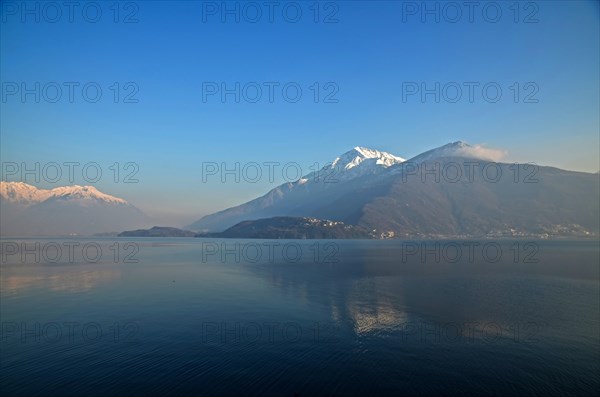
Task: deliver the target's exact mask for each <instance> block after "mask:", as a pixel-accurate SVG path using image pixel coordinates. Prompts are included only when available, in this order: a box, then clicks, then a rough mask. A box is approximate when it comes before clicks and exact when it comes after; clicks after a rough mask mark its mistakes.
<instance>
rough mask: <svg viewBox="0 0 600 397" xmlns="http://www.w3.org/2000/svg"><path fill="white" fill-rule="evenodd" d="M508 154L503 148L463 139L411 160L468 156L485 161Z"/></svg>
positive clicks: (494, 159) (497, 158) (420, 160)
mask: <svg viewBox="0 0 600 397" xmlns="http://www.w3.org/2000/svg"><path fill="white" fill-rule="evenodd" d="M505 156H506V152H505V151H503V150H498V149H492V148H488V147H485V146H483V145H469V144H468V143H466V142H463V141H456V142H451V143H448V144H446V145H443V146H440V147H438V148H435V149H432V150H428V151H426V152H424V153H421V154H419V155H418V156H415V157H413V158H411V159H410V160H409V161H411V162H423V161H429V160H433V159H439V158H443V157H466V158H471V159H477V160H485V161H500V160H501V159H502V158H503V157H505Z"/></svg>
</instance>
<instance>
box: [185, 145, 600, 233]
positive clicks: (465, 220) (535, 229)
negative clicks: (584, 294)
mask: <svg viewBox="0 0 600 397" xmlns="http://www.w3.org/2000/svg"><path fill="white" fill-rule="evenodd" d="M503 155H504V152H503V151H501V150H497V149H490V148H488V147H484V146H481V145H469V144H467V143H465V142H461V141H458V142H453V143H449V144H447V145H443V146H440V147H438V148H435V149H432V150H429V151H427V152H424V153H422V154H420V155H418V156H415V157H413V158H411V159H409V160H407V161H404V160H403V159H402V158H400V157H397V156H393V155H391V154H389V153H385V152H380V151H376V150H372V149H367V148H361V147H356V148H354V149H352V150H350V151H348V152H346V153H344V154H342V155H340V156H338V157H337V158H336V159H335V160H334V161H333V162H332V163H331V165H328V166H326V167H323V169H322V170H320V171H319V173H318V176H320V177H324V176H327V175H328V174H331V175H330V177H331V178H329V179H333V181H332V182H334V183H326V180H324V178H320V179H319V178H315V173H312V174H309V175H306V176H304V177H303V178H301V179H300V180H299V181H297V182H293V183H286V184H282V185H280V186H278V187H276V188H274V189H272V190H271V191H269V192H268V193H267V194H265V195H264V196H262V197H258V198H256V199H254V200H251V201H248V202H246V203H244V204H241V205H238V206H236V207H232V208H228V209H225V210H223V211H220V212H216V213H214V214H211V215H207V216H205V217H203V218H201V219H200V220H198V221H196V222H194V223H193V224H191V225H190V226H188V228H189V229H191V230H196V231H200V232H207V231H208V232H220V231H223V230H225V229H227V228H229V227H231V226H233V225H235V224H237V223H239V222H242V221H246V220H256V219H262V218H271V217H278V216H290V217H314V218H319V219H331V220H335V221H342V222H345V223H346V224H350V225H358V226H363V227H365V228H367V229H368V230H372V229H377V230H378V231H381V232H383V233H389V234H391V233H393V235H395V236H403V237H410V236H466V235H469V236H485V235H488V234H490V233H491V234H494V233H505V232H508V233H513V231H515V230H517V231H519V232H517V233H520V232H521V231H523V232H524V233H530V234H535V235H540V236H541V235H544V233H549V234H552V233H554V232H555V231H560V230H566V229H569V230H571V231H576V233H579V232H581V233H583V234H585V233H588V232H589V233H596V234H597V233H598V232H599V231H600V226H599V225H598V218H599V214H600V210H599V205H598V202H599V201H600V187H599V184H598V177H597V175H594V174H587V173H581V172H571V171H565V170H559V169H557V168H552V167H542V166H539V167H537V168H536V170H535V183H523V180H522V178H521V179H520V180H519V181H517V182H515V180H514V175H515V174H514V171H515V170H514V168H511V167H513V166H512V165H510V164H506V163H498V161H500V159H501V158H502V156H503ZM460 159H463V160H465V161H460ZM456 160H459V161H456ZM466 160H468V161H466ZM473 160H475V161H476V162H477V163H479V164H480V168H479V169H482V168H484V167H485V165H487V164H489V163H490V162H491V161H495V162H497V163H496V165H497V167H499V168H500V172H499V173H500V175H504V177H503V178H502V179H501V180H499V181H496V182H494V183H490V181H489V180H486V178H485V177H483V176H482V175H479V174H477V175H475V177H474V178H473V179H472V180H469V181H468V182H466V179H465V180H461V181H460V182H459V183H456V180H446V179H444V178H425V179H423V178H421V177H418V176H417V177H414V176H413V177H410V178H408V177H407V172H408V171H407V170H408V167H405V165H406V164H405V163H413V167H412V168H411V171H412V172H414V170H415V168H414V166H415V165H417V166H418V165H419V164H422V163H423V162H429V161H435V162H440V163H445V162H448V161H452V162H454V163H455V167H456V166H458V167H459V168H460V169H459V174H460V175H470V172H471V171H472V170H470V169H467V168H466V165H464V164H466V163H472V162H473ZM428 167H429V166H428ZM461 167H462V168H461ZM405 168H406V170H405ZM443 168H444V167H440V168H439V169H443ZM429 169H431V168H429ZM521 171H522V172H521V174H519V175H521V176H524V175H530V174H531V169H523V170H521ZM567 234H568V233H567Z"/></svg>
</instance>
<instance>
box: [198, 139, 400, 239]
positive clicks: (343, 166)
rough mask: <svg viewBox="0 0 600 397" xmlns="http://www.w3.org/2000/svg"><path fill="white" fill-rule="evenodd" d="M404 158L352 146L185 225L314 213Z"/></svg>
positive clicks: (217, 225)
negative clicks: (288, 179) (250, 197)
mask: <svg viewBox="0 0 600 397" xmlns="http://www.w3.org/2000/svg"><path fill="white" fill-rule="evenodd" d="M404 161H405V160H404V159H403V158H401V157H397V156H394V155H391V154H389V153H386V152H380V151H377V150H372V149H367V148H362V147H355V148H354V149H352V150H350V151H348V152H346V153H344V154H342V155H340V156H338V157H337V158H336V159H335V160H333V161H332V162H331V164H328V165H326V166H324V167H323V168H322V169H321V170H319V171H318V172H311V173H310V174H308V175H305V176H303V177H302V178H300V179H299V180H298V181H296V182H290V183H284V184H282V185H280V186H278V187H276V188H274V189H272V190H271V191H269V192H268V193H267V194H265V195H264V196H261V197H258V198H256V199H254V200H251V201H249V202H247V203H245V204H242V205H239V206H236V207H232V208H229V209H226V210H224V211H220V212H217V213H215V214H211V215H208V216H205V217H203V218H201V219H200V220H198V221H196V222H194V223H193V224H191V225H190V226H188V227H187V228H188V229H191V230H197V231H202V232H220V231H223V230H225V229H227V228H229V227H231V226H233V225H235V224H237V223H239V222H241V221H244V220H249V219H259V218H270V217H273V216H300V217H302V216H313V215H312V214H316V213H318V212H319V208H320V207H321V206H323V205H326V204H328V203H331V202H333V201H336V200H339V199H341V198H343V197H344V196H345V195H350V194H353V192H354V191H355V190H356V189H357V188H358V187H359V186H360V184H358V185H357V181H360V180H365V179H366V178H368V179H373V178H377V177H378V176H380V175H382V174H384V173H385V171H386V170H387V169H389V168H391V167H393V166H397V165H399V164H401V163H403V162H404ZM325 218H326V217H325Z"/></svg>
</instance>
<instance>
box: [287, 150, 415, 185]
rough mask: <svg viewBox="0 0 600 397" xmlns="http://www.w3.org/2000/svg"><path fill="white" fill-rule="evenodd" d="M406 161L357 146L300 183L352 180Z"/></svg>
mask: <svg viewBox="0 0 600 397" xmlns="http://www.w3.org/2000/svg"><path fill="white" fill-rule="evenodd" d="M404 161H405V160H404V159H403V158H402V157H398V156H394V155H392V154H389V153H386V152H380V151H379V150H374V149H369V148H365V147H361V146H356V147H354V148H353V149H351V150H349V151H347V152H346V153H344V154H342V155H340V156H338V157H336V158H335V160H333V161H332V162H331V163H329V164H327V165H325V166H324V167H323V168H321V169H320V170H319V171H318V172H311V173H310V174H308V175H305V176H303V177H302V178H301V179H300V180H299V181H298V183H299V184H306V183H308V182H310V181H318V180H320V179H319V178H324V177H327V178H330V179H329V180H330V181H331V180H335V181H339V180H350V179H353V178H357V177H360V176H363V175H367V174H373V173H377V172H380V171H382V170H385V169H386V168H388V167H390V166H392V165H395V164H400V163H402V162H404Z"/></svg>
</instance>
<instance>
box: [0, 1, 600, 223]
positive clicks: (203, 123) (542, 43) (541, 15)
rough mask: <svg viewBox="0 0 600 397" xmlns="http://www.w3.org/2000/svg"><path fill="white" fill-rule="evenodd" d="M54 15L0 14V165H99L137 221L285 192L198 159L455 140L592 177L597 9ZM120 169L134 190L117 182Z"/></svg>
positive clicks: (244, 7)
mask: <svg viewBox="0 0 600 397" xmlns="http://www.w3.org/2000/svg"><path fill="white" fill-rule="evenodd" d="M53 4H58V5H59V6H58V8H57V7H56V6H46V3H43V2H31V3H26V4H25V5H23V4H22V3H21V2H20V1H19V2H3V3H2V22H1V39H0V40H1V41H0V43H1V61H0V71H1V80H2V103H1V106H2V114H1V121H0V127H1V148H0V154H1V157H2V162H3V163H7V162H17V163H22V162H24V163H25V164H28V165H29V166H30V167H33V166H34V165H33V164H34V163H36V162H39V163H40V164H41V165H44V164H47V163H48V162H57V163H60V164H62V163H64V162H80V163H81V164H87V163H90V162H96V163H98V164H99V165H100V166H101V168H102V170H103V177H102V178H101V179H100V180H99V182H98V183H97V184H96V186H97V187H98V188H99V189H100V190H102V191H105V192H106V193H109V194H114V195H117V196H120V197H123V198H126V199H127V200H129V201H131V202H132V203H133V204H135V205H137V206H138V207H140V208H142V209H144V210H146V211H147V212H165V213H166V212H171V213H173V214H180V215H181V214H189V215H190V216H191V218H192V219H190V222H191V221H193V220H195V217H196V216H197V215H201V214H205V213H208V212H212V211H214V210H219V209H223V208H225V207H228V206H231V205H234V204H239V203H241V202H244V201H246V200H248V199H251V198H253V197H255V196H257V195H258V194H262V193H264V192H266V191H267V190H268V189H269V188H271V187H274V186H275V185H276V184H277V183H280V182H281V181H282V178H281V168H279V170H278V169H277V168H276V169H275V171H276V176H277V178H276V180H275V181H274V182H272V183H270V182H269V180H268V178H266V177H263V178H261V180H259V182H257V183H247V182H245V181H243V180H242V181H241V182H240V183H233V181H232V180H230V181H229V183H225V184H224V183H221V182H220V180H219V178H218V177H212V178H209V179H208V182H206V183H205V182H203V180H202V163H203V162H217V163H222V162H225V163H226V164H228V166H230V167H231V168H233V166H234V163H235V162H240V164H242V165H243V164H245V163H247V162H258V163H263V162H279V163H281V164H285V163H288V162H296V163H298V164H300V165H301V166H302V167H303V170H304V171H306V172H305V173H308V172H310V169H309V167H310V166H311V164H313V163H315V162H318V163H319V164H324V163H325V162H327V161H331V160H333V159H334V158H335V157H336V156H337V155H338V154H341V153H343V152H345V151H347V150H349V149H351V148H352V147H354V146H357V145H359V146H366V147H371V148H375V149H379V150H384V151H388V152H390V153H393V154H396V155H398V156H402V157H405V158H409V157H411V156H413V155H416V154H418V153H420V152H422V151H425V150H427V149H430V148H433V147H436V146H439V145H442V144H445V143H448V142H450V141H456V140H464V141H467V142H469V143H480V144H485V145H487V146H490V147H494V148H501V149H504V150H506V151H507V153H508V157H507V160H511V161H523V162H525V161H533V162H536V163H538V164H544V165H553V166H558V167H561V168H566V169H572V170H582V171H591V172H596V171H598V170H599V169H600V163H599V146H600V142H599V134H600V132H599V130H600V121H599V108H600V100H599V89H600V88H599V87H600V83H599V70H600V59H599V58H600V56H599V48H600V42H599V37H600V32H599V20H600V18H599V8H598V2H597V1H589V2H587V1H568V2H560V1H538V2H522V3H519V4H518V7H515V5H514V4H515V3H514V2H479V3H478V5H477V6H476V7H475V8H473V9H469V8H467V7H465V6H464V5H462V4H463V2H457V3H452V5H451V6H448V5H447V3H436V2H430V3H427V4H428V7H430V9H431V10H430V11H432V13H422V11H423V10H422V9H420V8H421V7H422V5H421V4H422V3H421V2H392V1H382V2H368V3H367V2H359V1H343V2H321V3H318V4H317V3H314V2H295V3H285V2H280V3H278V4H276V5H272V8H270V6H266V5H264V4H265V2H262V1H260V2H256V3H250V5H248V3H236V2H230V3H227V5H226V7H227V10H223V9H222V7H223V6H222V2H220V1H219V2H204V3H203V2H180V3H176V2H164V3H163V2H155V1H153V2H141V1H138V2H122V3H119V7H114V5H113V4H114V3H113V2H107V3H103V2H96V3H91V4H90V3H86V2H80V5H79V6H78V7H77V8H74V9H69V8H68V7H66V6H64V5H62V4H63V3H62V2H58V3H53ZM455 5H458V6H459V8H456V7H455ZM23 7H26V8H27V9H25V10H24V9H23ZM36 7H37V8H36ZM53 7H54V8H53ZM236 7H237V10H239V14H238V15H239V22H236V16H238V15H236ZM436 7H438V8H437V10H439V13H438V14H437V15H436ZM426 11H427V10H426ZM498 11H499V12H500V13H501V14H497V12H498ZM257 12H259V13H260V15H259V14H257ZM298 12H301V15H300V14H298ZM457 12H459V13H460V14H457ZM99 13H100V14H99ZM470 13H471V15H470ZM436 17H438V18H439V20H438V21H436ZM36 18H38V19H39V21H36ZM70 19H71V20H72V21H70ZM423 19H424V20H423ZM95 20H97V21H95ZM270 20H272V21H270ZM470 20H472V21H470ZM253 21H254V22H253ZM453 21H454V22H453ZM125 22H130V23H125ZM326 22H327V23H326ZM526 22H527V23H526ZM36 82H37V83H39V84H40V86H39V89H36V85H35V84H36ZM115 83H117V84H115ZM222 83H224V84H225V88H226V89H227V90H230V91H231V92H230V93H228V94H226V96H225V98H224V99H225V100H224V101H223V100H222V97H221V92H220V91H221V90H222V88H223V86H222ZM236 83H239V86H240V90H239V97H240V98H239V103H236V100H235V99H236V98H235V93H233V92H234V91H235V87H236ZM315 83H317V84H315ZM436 83H439V90H437V94H439V102H436V94H435V91H436V90H435V87H436ZM57 87H59V88H60V90H61V91H60V92H59V91H58V90H57ZM83 87H86V91H85V92H84V90H83ZM98 87H99V88H100V89H101V91H102V96H101V97H97V95H96V90H97V88H98ZM257 87H258V88H259V89H260V90H261V91H260V92H261V96H260V98H259V97H258V96H257V95H258V91H257ZM283 87H286V90H287V91H284V90H283ZM298 87H299V88H300V89H301V90H302V95H301V97H298V96H297V95H296V90H297V89H298ZM415 87H416V89H417V90H418V91H417V92H415V91H414V89H415ZM457 87H459V88H460V89H461V94H462V96H461V97H460V98H459V97H458V91H457ZM469 87H471V89H472V90H473V91H472V98H469V93H470V92H469V90H470V88H469ZM483 87H486V90H487V91H485V92H484V90H483ZM23 88H25V89H27V90H30V91H31V92H30V93H28V94H26V95H24V97H23V96H22V94H23V92H22V90H23ZM422 88H425V89H426V90H430V91H432V93H429V94H427V95H425V97H424V98H423V97H421V90H422ZM498 88H500V89H501V96H500V97H499V96H497V94H496V90H497V89H498ZM70 89H72V90H73V91H72V98H70ZM270 89H272V90H273V91H272V94H273V96H272V98H269V96H270V95H269V94H270ZM211 90H212V91H211ZM214 90H217V91H218V92H215V91H214ZM410 90H413V91H410ZM36 91H37V92H36ZM36 95H39V103H36V100H37V99H38V98H36ZM96 97H97V98H96ZM96 99H97V101H95V100H96ZM270 99H272V101H271V100H270ZM132 100H133V102H134V103H129V102H132ZM54 101H55V102H54ZM135 101H137V103H135ZM53 102H54V103H53ZM127 162H134V163H136V164H137V166H139V171H137V173H136V175H135V177H136V178H137V179H138V180H139V182H138V183H133V184H125V183H122V179H123V178H124V176H125V175H126V174H128V173H129V172H131V171H133V170H134V169H133V168H129V169H127V170H123V169H121V173H120V174H119V176H118V178H117V179H118V183H115V181H114V167H113V170H111V168H110V167H111V165H113V164H114V163H119V168H123V166H124V164H125V163H127ZM63 171H64V169H63ZM277 172H278V173H277ZM76 176H77V178H76V181H75V182H76V183H79V184H82V183H85V181H83V180H82V178H81V171H79V174H77V173H76ZM3 180H6V178H3ZM26 182H29V183H32V184H34V185H35V184H36V183H34V181H33V180H31V179H29V180H27V181H26ZM65 184H68V181H67V180H66V179H65V178H63V179H62V180H61V181H60V182H58V183H55V184H54V185H53V184H48V183H45V184H44V183H42V182H40V183H38V184H37V185H38V186H44V187H55V186H57V185H65ZM173 219H175V218H173ZM177 219H181V217H179V218H177Z"/></svg>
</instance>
